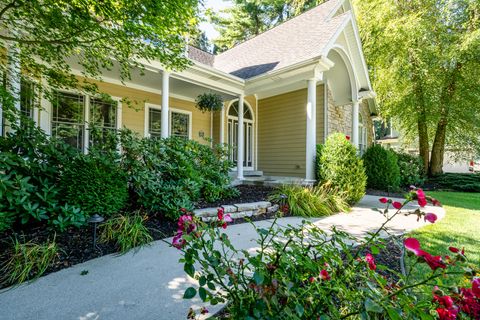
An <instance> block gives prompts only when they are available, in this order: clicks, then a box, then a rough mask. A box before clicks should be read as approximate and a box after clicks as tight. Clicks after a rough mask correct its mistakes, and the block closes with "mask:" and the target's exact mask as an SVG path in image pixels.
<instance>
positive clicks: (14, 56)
mask: <svg viewBox="0 0 480 320" xmlns="http://www.w3.org/2000/svg"><path fill="white" fill-rule="evenodd" d="M7 54H8V69H7V90H8V92H9V93H10V95H11V96H12V98H13V107H14V108H15V109H16V110H17V112H18V115H20V81H21V80H20V79H21V76H22V74H21V66H20V49H19V48H18V45H17V43H11V44H10V45H9V47H8V53H7ZM17 121H18V123H17V124H19V122H20V118H19V117H18V118H17Z"/></svg>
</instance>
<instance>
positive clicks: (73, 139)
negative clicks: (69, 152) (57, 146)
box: [52, 123, 83, 150]
mask: <svg viewBox="0 0 480 320" xmlns="http://www.w3.org/2000/svg"><path fill="white" fill-rule="evenodd" d="M52 136H54V137H57V138H59V139H61V140H63V141H64V142H65V143H66V144H69V145H71V146H72V147H74V148H77V149H78V150H83V125H77V124H70V123H52Z"/></svg>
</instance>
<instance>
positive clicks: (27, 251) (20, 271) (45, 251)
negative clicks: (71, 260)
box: [0, 239, 58, 286]
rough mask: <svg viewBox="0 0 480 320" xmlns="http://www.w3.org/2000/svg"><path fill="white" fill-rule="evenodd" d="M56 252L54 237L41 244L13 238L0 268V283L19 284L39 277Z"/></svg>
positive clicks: (55, 255) (53, 259)
mask: <svg viewBox="0 0 480 320" xmlns="http://www.w3.org/2000/svg"><path fill="white" fill-rule="evenodd" d="M57 253H58V246H57V244H56V242H55V239H54V240H53V241H51V242H46V243H43V244H37V243H33V242H26V243H23V242H20V241H19V240H18V239H14V240H13V245H12V248H11V252H9V253H8V256H9V258H8V259H7V260H6V261H5V262H4V263H3V264H2V266H1V268H0V271H1V273H0V274H1V276H0V283H1V284H3V285H5V286H6V285H12V284H20V283H22V282H25V281H27V280H31V279H36V278H38V277H40V276H41V275H42V274H43V273H44V272H45V271H46V270H47V268H48V267H49V266H50V265H51V264H52V263H53V262H54V261H55V258H56V257H57Z"/></svg>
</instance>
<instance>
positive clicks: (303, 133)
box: [22, 0, 376, 181]
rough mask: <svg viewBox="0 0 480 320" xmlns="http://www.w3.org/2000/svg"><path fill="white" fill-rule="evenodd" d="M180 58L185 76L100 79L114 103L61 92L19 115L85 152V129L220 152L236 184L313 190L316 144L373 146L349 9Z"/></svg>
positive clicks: (319, 10) (336, 8)
mask: <svg viewBox="0 0 480 320" xmlns="http://www.w3.org/2000/svg"><path fill="white" fill-rule="evenodd" d="M187 56H188V58H189V59H190V60H191V62H192V64H191V66H190V67H188V68H187V69H186V70H184V71H181V72H173V71H172V72H169V71H167V70H165V69H164V68H163V66H162V64H161V63H160V62H148V63H147V62H146V63H145V72H144V74H143V75H141V74H140V72H135V71H134V72H133V75H132V79H131V80H129V81H127V82H125V83H122V82H121V81H120V77H119V74H118V72H116V71H115V70H113V71H105V73H104V74H103V76H102V81H101V82H99V83H98V86H99V89H100V90H101V91H102V92H104V93H107V94H109V95H111V96H112V97H113V99H114V102H113V103H112V102H106V101H103V100H101V99H99V98H98V97H89V96H85V95H82V94H78V93H76V92H74V91H71V92H66V91H61V92H56V93H55V94H54V99H53V100H52V101H50V100H46V99H43V100H42V101H41V103H40V107H32V108H31V109H29V108H28V105H29V104H28V101H26V100H28V97H27V98H24V99H22V100H24V101H22V102H23V103H22V106H23V107H22V108H23V109H24V110H23V111H24V112H26V113H28V114H29V115H30V116H32V117H33V118H34V120H35V121H36V122H37V123H38V125H39V126H40V127H41V128H42V129H43V130H45V131H46V132H47V133H48V134H50V135H53V136H59V137H62V138H64V139H65V140H66V141H67V142H68V143H70V144H72V145H75V146H76V147H78V148H79V149H82V150H85V151H87V149H88V146H89V144H90V143H92V142H91V141H90V137H89V130H88V129H89V125H90V124H92V123H94V124H95V125H96V126H97V127H98V126H100V127H102V128H103V129H105V130H116V129H120V128H123V127H126V128H130V129H132V130H134V131H136V132H138V133H139V134H140V135H142V136H145V137H149V136H161V137H168V136H170V135H176V136H183V137H187V138H190V139H194V140H197V141H200V142H202V143H227V144H229V145H230V146H232V152H231V155H230V157H231V159H232V160H233V161H234V162H235V164H236V167H235V168H234V171H233V172H234V174H235V177H236V179H238V180H244V179H246V178H247V179H248V177H250V176H263V177H264V178H265V179H272V180H276V179H280V178H281V177H291V178H294V179H299V180H305V181H313V180H314V179H315V169H314V168H315V165H314V159H315V151H316V144H318V143H323V142H324V140H325V137H326V136H328V135H329V134H330V133H332V132H343V133H345V134H346V135H349V136H351V141H352V143H353V144H354V145H355V146H357V147H358V148H359V152H363V150H364V149H365V148H366V146H367V145H368V144H369V143H371V140H372V138H373V126H372V122H371V116H372V115H374V114H375V112H376V110H375V100H374V99H375V93H374V92H373V90H372V87H371V84H370V80H369V77H368V71H367V66H366V64H365V60H364V57H363V52H362V45H361V41H360V38H359V33H358V28H357V25H356V22H355V16H354V13H353V10H352V7H351V4H350V2H349V1H348V0H346V1H344V0H330V1H328V2H326V3H324V4H322V5H320V6H318V7H315V8H313V9H311V10H309V11H307V12H305V13H303V14H301V15H299V16H297V17H296V18H293V19H291V20H289V21H286V22H285V23H283V24H281V25H279V26H277V27H275V28H272V29H270V30H268V31H266V32H264V33H262V34H260V35H259V36H257V37H254V38H252V39H250V40H247V41H245V42H243V43H241V44H239V45H237V46H236V47H234V48H232V49H230V50H228V51H226V52H223V53H221V54H219V55H212V54H210V53H207V52H204V51H201V50H199V49H197V48H194V47H189V48H188V50H187ZM73 68H74V70H79V68H75V65H73ZM78 75H80V71H78ZM202 93H217V94H220V95H221V96H222V97H223V99H224V101H225V103H224V108H223V110H222V111H221V112H207V113H202V112H201V111H199V110H198V109H197V108H196V107H195V99H196V97H197V96H198V95H200V94H202ZM123 99H127V100H129V101H131V102H132V104H131V105H130V104H129V105H127V104H125V103H122V100H123ZM67 106H68V108H67ZM72 110H73V111H72ZM209 138H210V139H209Z"/></svg>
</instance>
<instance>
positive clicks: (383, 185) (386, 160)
mask: <svg viewBox="0 0 480 320" xmlns="http://www.w3.org/2000/svg"><path fill="white" fill-rule="evenodd" d="M397 161H398V160H397V155H396V154H395V153H394V152H393V151H390V150H387V149H385V148H383V147H382V146H381V145H373V146H371V147H370V148H368V149H367V151H366V152H365V154H364V155H363V163H364V164H365V172H366V173H367V186H368V187H369V188H372V189H377V190H385V191H389V190H397V189H398V188H399V186H400V169H399V167H398V163H397Z"/></svg>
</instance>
